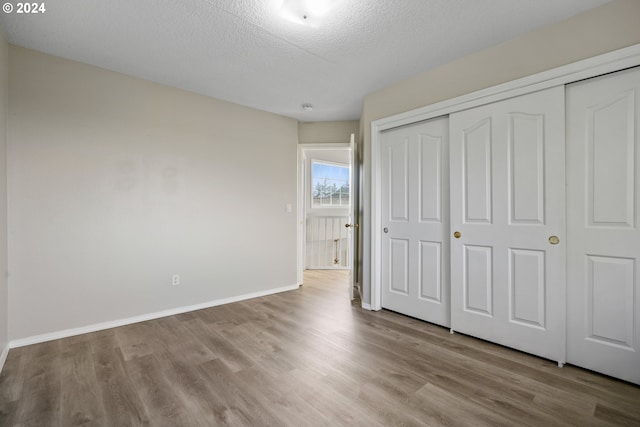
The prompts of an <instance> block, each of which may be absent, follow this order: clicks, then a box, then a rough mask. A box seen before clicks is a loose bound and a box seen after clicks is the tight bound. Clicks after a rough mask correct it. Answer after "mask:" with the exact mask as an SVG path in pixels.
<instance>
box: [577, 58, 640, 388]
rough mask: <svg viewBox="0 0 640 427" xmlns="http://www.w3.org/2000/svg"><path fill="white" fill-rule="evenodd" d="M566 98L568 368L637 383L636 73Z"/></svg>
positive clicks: (639, 75)
mask: <svg viewBox="0 0 640 427" xmlns="http://www.w3.org/2000/svg"><path fill="white" fill-rule="evenodd" d="M566 91H567V107H566V111H567V215H568V217H569V218H572V219H573V220H572V221H570V222H569V223H568V228H567V241H568V246H567V301H568V304H567V361H568V362H569V363H572V364H574V365H578V366H582V367H584V368H587V369H592V370H595V371H598V372H602V373H604V374H607V375H611V376H614V377H616V378H621V379H623V380H626V381H630V382H633V383H636V384H640V348H638V347H639V346H640V279H639V278H638V274H639V273H638V259H640V230H639V229H638V223H639V216H638V215H639V214H638V212H639V209H640V203H639V201H638V191H639V186H640V174H639V173H638V170H637V167H638V165H639V164H640V153H639V152H640V136H639V135H638V130H639V129H640V111H639V110H640V109H639V108H638V105H639V102H640V68H638V67H636V68H632V69H628V70H624V71H619V72H616V73H613V74H607V75H604V76H600V77H596V78H593V79H589V80H584V81H580V82H577V83H573V84H570V85H568V86H567V89H566Z"/></svg>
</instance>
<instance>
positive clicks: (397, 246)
mask: <svg viewBox="0 0 640 427" xmlns="http://www.w3.org/2000/svg"><path fill="white" fill-rule="evenodd" d="M389 245H390V246H391V251H390V252H391V258H390V259H389V274H390V276H391V280H390V281H389V290H390V291H392V292H398V293H401V294H403V295H408V294H409V241H408V240H403V239H390V240H389Z"/></svg>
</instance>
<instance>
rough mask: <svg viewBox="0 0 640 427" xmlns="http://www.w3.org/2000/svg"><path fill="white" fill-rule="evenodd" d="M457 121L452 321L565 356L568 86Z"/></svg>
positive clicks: (461, 115) (458, 116) (453, 129)
mask: <svg viewBox="0 0 640 427" xmlns="http://www.w3.org/2000/svg"><path fill="white" fill-rule="evenodd" d="M449 123H450V137H451V154H450V168H451V175H450V183H451V231H452V233H455V232H459V234H457V233H456V234H452V236H451V298H452V308H451V310H452V311H451V316H452V317H451V319H452V322H451V323H452V325H451V326H452V329H454V330H458V331H460V332H464V333H468V334H471V335H475V336H478V337H480V338H484V339H487V340H490V341H494V342H497V343H500V344H503V345H507V346H510V347H513V348H517V349H519V350H523V351H527V352H529V353H533V354H536V355H539V356H543V357H547V358H550V359H553V360H556V361H558V362H562V363H563V362H564V361H565V354H566V353H565V351H566V347H565V316H566V312H565V251H564V245H565V192H564V191H565V185H564V184H565V159H564V140H565V138H564V88H562V87H557V88H552V89H547V90H544V91H540V92H536V93H532V94H528V95H523V96H520V97H517V98H512V99H508V100H505V101H501V102H497V103H493V104H489V105H484V106H480V107H477V108H472V109H469V110H465V111H461V112H458V113H454V114H452V115H451V116H450V121H449ZM456 236H459V237H456ZM552 236H553V238H551V237H552ZM550 238H551V239H550ZM550 242H551V243H550Z"/></svg>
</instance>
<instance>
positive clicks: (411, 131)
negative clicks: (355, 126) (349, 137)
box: [379, 117, 451, 326]
mask: <svg viewBox="0 0 640 427" xmlns="http://www.w3.org/2000/svg"><path fill="white" fill-rule="evenodd" d="M380 154H381V158H380V165H381V171H380V174H381V182H382V183H383V184H382V186H381V190H382V191H381V227H380V228H381V230H380V231H379V232H380V236H381V256H382V262H381V271H380V273H381V275H380V278H381V300H382V307H384V308H387V309H390V310H394V311H397V312H400V313H403V314H406V315H408V316H413V317H416V318H419V319H422V320H426V321H429V322H433V323H436V324H439V325H443V326H449V325H450V313H451V304H450V298H449V295H450V287H449V283H450V281H449V271H450V270H449V253H450V251H449V126H448V118H446V117H441V118H436V119H433V120H429V121H424V122H419V123H415V124H412V125H408V126H402V127H398V128H395V129H390V130H388V131H385V132H384V133H383V134H382V138H381V141H380ZM392 179H393V180H395V183H394V184H391V185H390V184H388V183H389V181H390V180H392Z"/></svg>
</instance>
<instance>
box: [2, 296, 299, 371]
mask: <svg viewBox="0 0 640 427" xmlns="http://www.w3.org/2000/svg"><path fill="white" fill-rule="evenodd" d="M299 287H300V285H298V284H295V285H291V286H283V287H281V288H275V289H268V290H266V291H260V292H252V293H250V294H244V295H238V296H234V297H229V298H222V299H218V300H214V301H208V302H204V303H201V304H194V305H189V306H185V307H177V308H172V309H169V310H163V311H157V312H155V313H149V314H143V315H141V316H134V317H129V318H126V319H119V320H112V321H109V322H103V323H95V324H93V325H87V326H82V327H80V328H72V329H65V330H62V331H57V332H50V333H47V334H42V335H34V336H31V337H27V338H21V339H18V340H13V341H11V342H9V345H8V346H7V348H6V349H5V352H4V353H3V355H2V356H3V358H2V359H0V362H2V363H3V364H4V360H5V358H6V354H5V353H8V352H9V349H10V348H16V347H24V346H26V345H31V344H38V343H42V342H46V341H53V340H57V339H60V338H67V337H72V336H74V335H82V334H86V333H89V332H96V331H102V330H104V329H111V328H117V327H118V326H125V325H130V324H132V323H138V322H145V321H147V320H153V319H159V318H161V317H167V316H173V315H175V314H182V313H187V312H189V311H195V310H202V309H203V308H210V307H215V306H218V305H223V304H230V303H232V302H238V301H244V300H247V299H252V298H258V297H264V296H267V295H273V294H277V293H280V292H286V291H293V290H295V289H298V288H299ZM0 366H1V365H0ZM0 370H1V369H0Z"/></svg>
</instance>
